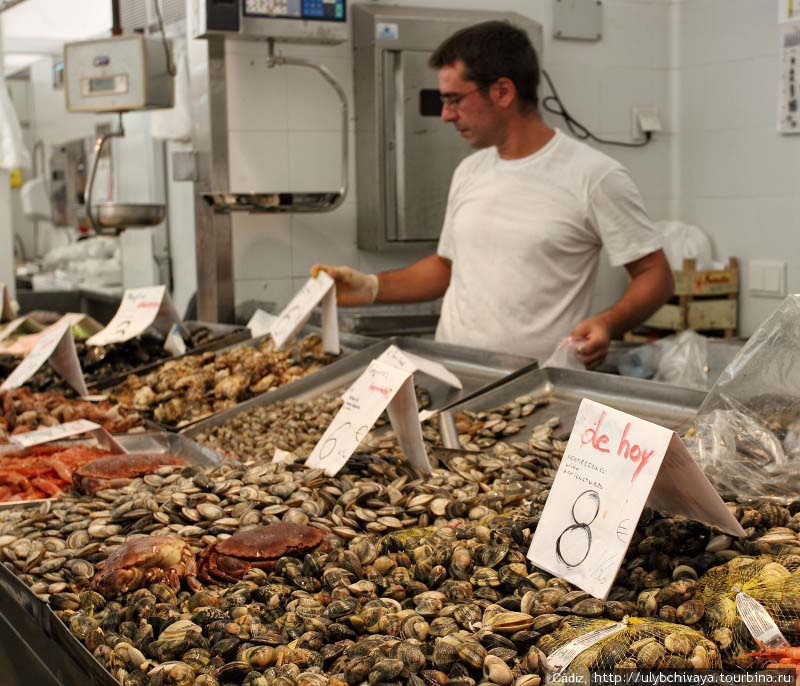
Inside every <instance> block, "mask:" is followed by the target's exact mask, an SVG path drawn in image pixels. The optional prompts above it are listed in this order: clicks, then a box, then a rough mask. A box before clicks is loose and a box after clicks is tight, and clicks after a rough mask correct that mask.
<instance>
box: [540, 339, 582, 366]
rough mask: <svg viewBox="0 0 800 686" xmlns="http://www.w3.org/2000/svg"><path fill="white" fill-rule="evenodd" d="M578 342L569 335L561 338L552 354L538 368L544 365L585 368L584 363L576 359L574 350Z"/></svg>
mask: <svg viewBox="0 0 800 686" xmlns="http://www.w3.org/2000/svg"><path fill="white" fill-rule="evenodd" d="M580 344H581V342H580V341H578V340H576V339H574V338H570V337H569V336H567V338H564V339H562V341H561V343H559V344H558V347H557V348H556V349H555V350H554V351H553V354H552V355H550V357H548V358H547V359H546V360H545V361H544V362H543V363H542V364H541V365H540V369H544V368H545V367H558V368H559V369H583V370H585V369H586V367H585V365H584V364H583V362H581V361H580V360H579V359H578V355H577V353H576V352H575V351H576V350H577V348H578V346H579V345H580Z"/></svg>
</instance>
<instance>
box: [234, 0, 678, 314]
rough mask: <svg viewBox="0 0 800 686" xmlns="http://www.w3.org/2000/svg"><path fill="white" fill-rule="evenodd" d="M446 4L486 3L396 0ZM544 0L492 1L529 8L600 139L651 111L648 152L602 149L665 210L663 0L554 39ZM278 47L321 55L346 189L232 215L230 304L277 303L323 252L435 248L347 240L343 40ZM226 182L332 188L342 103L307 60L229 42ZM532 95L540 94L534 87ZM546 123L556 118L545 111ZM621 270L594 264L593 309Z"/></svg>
mask: <svg viewBox="0 0 800 686" xmlns="http://www.w3.org/2000/svg"><path fill="white" fill-rule="evenodd" d="M397 4H403V5H425V6H435V7H443V8H451V9H486V8H487V5H486V4H485V3H484V2H479V1H478V0H438V2H430V1H429V2H425V1H424V0H414V1H411V2H408V1H400V2H398V3H397ZM552 5H553V3H552V0H501V2H498V3H495V4H493V5H492V7H493V8H496V9H498V10H512V11H516V12H519V13H521V14H524V15H526V16H528V17H531V18H533V19H535V20H537V21H539V22H541V23H542V24H543V26H544V39H545V45H544V60H543V63H544V67H545V68H546V69H548V70H549V72H550V74H551V76H552V77H553V79H554V81H555V84H556V87H557V89H558V91H559V94H560V95H561V97H562V99H563V100H564V101H565V103H566V104H567V107H568V108H569V110H570V111H571V113H572V114H573V116H575V117H576V118H577V119H579V120H580V121H582V122H583V123H585V124H586V125H587V126H588V127H589V128H590V129H592V130H593V131H594V132H595V133H597V134H598V135H601V136H607V137H615V138H622V139H627V138H629V136H630V129H631V115H630V108H631V106H632V105H636V104H638V105H645V104H655V105H658V107H659V108H660V109H661V113H662V120H663V122H664V127H665V133H664V134H662V135H661V136H660V137H659V139H658V141H657V142H656V143H655V144H653V145H651V146H648V147H647V148H646V149H642V150H635V151H629V150H625V149H622V148H611V147H605V146H603V147H602V148H601V149H603V150H604V151H605V152H607V153H608V154H610V155H612V156H615V157H617V158H618V159H620V160H621V161H623V163H624V164H626V165H627V166H628V167H629V169H630V170H631V172H632V173H633V175H634V178H635V179H636V180H637V183H638V184H639V186H640V188H641V190H642V193H643V195H644V197H645V201H646V204H647V205H648V207H649V209H650V211H651V214H653V216H654V218H656V219H661V218H665V217H666V216H667V214H668V213H669V209H670V207H671V205H672V203H673V202H674V199H673V197H672V188H671V186H672V182H671V177H672V175H671V173H670V163H671V160H672V158H673V151H672V148H673V131H674V125H675V122H674V121H673V118H672V116H671V114H670V112H671V88H672V83H673V78H672V76H673V72H672V70H671V53H670V51H671V49H672V45H671V36H670V28H671V22H672V14H671V12H672V3H671V2H670V0H605V1H604V3H603V6H604V14H605V19H604V37H603V40H601V41H599V42H590V43H583V42H575V41H556V40H554V39H553V38H552V35H551V34H552ZM279 49H280V50H281V51H283V52H284V54H286V55H288V56H297V57H306V58H308V59H313V60H315V61H317V62H319V63H321V64H324V65H325V66H326V67H328V69H330V70H331V71H332V72H333V74H334V75H335V76H336V78H337V79H338V80H339V81H340V82H341V83H342V85H343V86H344V88H345V91H346V92H347V94H348V98H349V103H350V108H351V114H350V127H349V128H350V134H351V141H350V191H349V194H348V198H347V200H346V201H345V203H344V204H343V205H342V206H341V207H340V208H339V209H337V210H335V211H334V212H332V213H330V214H316V215H303V214H298V215H293V216H287V217H277V218H275V217H264V216H258V215H253V216H247V215H234V216H233V240H234V260H235V262H234V273H235V279H236V298H237V301H241V300H246V299H249V298H258V299H262V300H268V301H274V302H276V303H277V304H278V305H279V306H280V305H283V304H285V302H286V301H288V299H289V298H290V296H291V294H292V292H293V290H296V289H297V288H299V285H300V284H301V283H302V282H303V281H304V280H305V279H306V278H307V275H308V270H309V268H310V266H311V265H312V264H314V263H315V262H319V261H328V262H331V263H334V264H349V265H352V266H356V267H359V268H361V269H364V270H368V271H380V270H386V269H393V268H397V267H400V266H403V265H406V264H409V263H410V262H412V261H414V260H416V259H419V258H421V257H424V256H425V255H427V254H428V253H429V252H431V251H432V250H433V249H434V246H430V247H411V248H406V249H403V250H400V251H392V252H387V253H374V252H366V251H360V250H358V249H357V248H356V193H357V189H356V188H355V187H354V176H355V175H354V172H355V149H354V147H353V123H354V121H353V111H352V108H353V75H352V74H353V64H352V53H351V45H350V44H349V43H346V44H343V45H340V46H335V47H328V46H314V47H299V46H281V47H280V48H279ZM226 50H227V52H226V70H227V79H228V123H229V131H230V134H229V143H230V180H231V189H232V190H234V191H238V190H252V191H255V190H258V191H267V190H332V189H335V188H337V187H338V184H339V164H340V152H339V127H340V109H339V102H338V99H337V97H336V95H335V93H334V91H333V89H332V88H331V87H330V86H329V85H328V84H327V83H325V82H324V81H323V79H322V78H321V77H320V76H319V75H318V74H316V73H314V72H313V71H312V70H310V69H305V68H300V67H279V68H274V69H268V68H267V67H266V47H265V46H264V45H263V44H259V43H250V42H245V41H230V42H228V43H227V48H226ZM541 93H542V95H544V94H546V93H547V89H546V86H543V87H542V90H541ZM547 120H548V121H549V122H550V123H551V124H554V125H557V126H563V124H561V122H560V121H559V120H557V119H555V118H553V117H551V116H549V115H548V117H547ZM625 283H626V276H625V274H624V271H621V270H611V269H610V267H608V266H607V263H606V264H604V265H603V266H602V267H601V271H600V278H599V279H598V285H597V289H596V298H595V307H596V308H598V309H599V308H601V307H604V306H607V305H608V304H610V303H611V302H613V301H614V300H615V299H616V298H617V297H619V295H620V294H621V292H622V290H623V289H624V287H625Z"/></svg>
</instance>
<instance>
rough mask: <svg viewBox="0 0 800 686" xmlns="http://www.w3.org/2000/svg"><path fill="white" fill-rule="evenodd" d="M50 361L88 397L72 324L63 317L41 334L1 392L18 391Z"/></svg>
mask: <svg viewBox="0 0 800 686" xmlns="http://www.w3.org/2000/svg"><path fill="white" fill-rule="evenodd" d="M48 361H49V362H50V366H51V367H52V368H53V369H55V370H56V372H58V373H59V374H60V375H61V376H62V377H64V379H65V380H66V382H67V383H68V384H69V385H70V386H72V387H73V388H74V389H75V390H76V391H77V392H78V393H79V394H80V395H81V396H85V395H88V394H89V391H88V390H87V389H86V381H85V380H84V378H83V371H82V370H81V365H80V362H79V361H78V353H77V351H76V350H75V341H74V340H73V339H72V331H71V325H70V323H69V321H63V318H62V320H60V321H58V322H56V323H55V324H53V326H51V327H49V328H48V329H47V330H45V331H44V332H43V333H42V336H41V338H40V339H39V340H38V341H37V343H36V345H35V346H34V348H33V350H31V351H30V353H28V355H26V356H25V359H23V360H22V362H20V363H19V365H17V368H16V369H15V370H14V371H13V372H11V374H9V376H8V378H7V379H6V380H5V381H4V382H3V385H2V386H0V390H3V391H6V390H9V389H11V388H19V387H20V386H22V385H23V384H24V383H25V382H26V381H27V380H28V379H30V378H31V377H32V376H33V375H34V374H35V373H36V372H37V371H38V370H39V368H40V367H41V366H42V365H43V364H44V363H45V362H48Z"/></svg>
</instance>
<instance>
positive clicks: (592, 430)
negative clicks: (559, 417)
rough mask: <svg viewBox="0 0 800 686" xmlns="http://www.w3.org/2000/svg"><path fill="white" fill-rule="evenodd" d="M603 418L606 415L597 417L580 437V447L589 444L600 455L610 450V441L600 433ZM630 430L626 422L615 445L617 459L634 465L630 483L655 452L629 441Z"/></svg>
mask: <svg viewBox="0 0 800 686" xmlns="http://www.w3.org/2000/svg"><path fill="white" fill-rule="evenodd" d="M605 416H606V413H605V412H602V413H601V414H600V417H598V419H597V422H596V423H595V425H594V426H590V427H589V428H587V429H586V430H585V431H584V432H583V434H582V435H581V445H587V444H591V445H592V447H593V448H594V449H595V450H597V451H598V452H601V453H610V452H611V449H610V448H609V447H608V444H609V441H610V439H609V437H608V435H607V434H604V433H602V431H601V426H602V424H603V419H605ZM630 430H631V423H630V422H628V423H627V424H626V425H625V429H624V430H623V432H622V438H620V439H619V444H618V445H617V451H616V452H617V456H618V457H621V458H623V459H624V460H630V461H631V462H634V463H636V469H635V470H634V472H633V476H632V477H631V481H633V480H634V479H635V478H636V477H637V476H639V473H640V472H641V471H642V470H643V469H644V467H645V465H646V464H647V462H648V460H649V459H650V458H651V457H652V456H653V453H654V452H655V450H646V449H645V448H644V447H642V446H641V445H639V444H638V443H634V442H632V441H631V440H629V439H628V432H629V431H630Z"/></svg>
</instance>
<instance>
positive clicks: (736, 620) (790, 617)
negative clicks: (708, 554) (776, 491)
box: [695, 555, 800, 668]
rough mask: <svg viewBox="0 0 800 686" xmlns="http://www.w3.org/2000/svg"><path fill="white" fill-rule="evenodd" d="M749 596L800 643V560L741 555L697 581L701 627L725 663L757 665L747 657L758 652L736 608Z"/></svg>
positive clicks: (795, 642)
mask: <svg viewBox="0 0 800 686" xmlns="http://www.w3.org/2000/svg"><path fill="white" fill-rule="evenodd" d="M740 591H741V592H744V593H746V594H747V595H749V596H751V597H752V598H754V599H755V600H757V601H758V602H759V603H760V604H761V605H762V606H763V607H764V609H765V610H766V611H767V613H768V614H769V615H770V617H772V619H773V621H774V622H775V624H776V625H777V627H778V629H779V630H780V631H781V633H782V634H783V635H784V636H785V637H786V639H787V640H788V641H789V642H790V643H792V644H793V645H797V642H798V640H800V556H798V555H789V556H786V557H783V558H774V557H770V556H767V555H765V556H761V557H745V556H742V557H736V558H734V559H733V560H731V561H730V562H728V563H726V564H724V565H721V566H719V567H714V568H713V569H710V570H708V572H706V573H705V574H704V575H703V576H702V577H700V579H699V580H698V582H697V587H696V593H695V600H698V601H700V602H702V603H703V605H704V606H705V611H704V614H703V618H702V620H701V622H700V624H699V625H698V626H699V628H700V629H701V630H702V631H703V632H704V633H705V635H706V636H707V637H708V638H710V639H711V640H712V641H713V642H714V643H715V644H716V645H717V646H718V648H719V651H720V654H721V655H722V659H723V662H725V663H726V664H729V665H735V666H737V667H743V668H750V667H753V666H755V663H754V661H753V660H752V658H748V657H747V653H750V652H752V651H754V650H759V648H760V646H759V645H758V644H757V643H756V641H755V640H754V639H753V637H752V635H751V634H750V631H749V630H748V628H747V625H746V624H745V623H744V621H743V620H742V618H741V616H740V613H739V611H738V609H737V606H736V597H737V594H738V593H739V592H740Z"/></svg>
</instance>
